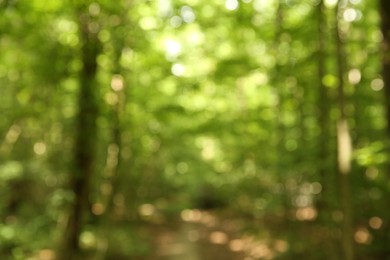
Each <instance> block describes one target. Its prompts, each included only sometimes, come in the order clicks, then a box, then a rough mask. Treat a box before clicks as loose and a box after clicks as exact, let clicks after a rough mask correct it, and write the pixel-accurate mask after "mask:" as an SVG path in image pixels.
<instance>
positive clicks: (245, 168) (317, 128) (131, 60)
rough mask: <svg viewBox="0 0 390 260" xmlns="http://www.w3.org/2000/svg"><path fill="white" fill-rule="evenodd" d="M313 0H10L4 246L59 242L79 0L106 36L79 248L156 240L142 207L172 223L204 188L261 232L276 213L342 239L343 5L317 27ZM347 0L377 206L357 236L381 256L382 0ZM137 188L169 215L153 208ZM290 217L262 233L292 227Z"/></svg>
mask: <svg viewBox="0 0 390 260" xmlns="http://www.w3.org/2000/svg"><path fill="white" fill-rule="evenodd" d="M319 2H320V1H314V0H313V1H276V0H274V1H260V0H242V1H235V0H226V1H215V2H212V1H204V0H191V1H180V0H172V1H168V0H159V1H138V0H137V1H125V0H123V1H117V2H112V1H96V2H92V1H70V2H61V1H55V0H51V1H39V0H34V1H26V0H19V1H10V0H8V1H5V0H3V1H1V0H0V49H1V55H0V85H1V91H2V92H1V93H2V95H1V97H0V110H1V111H2V115H3V116H2V117H1V118H0V138H1V142H0V188H1V191H0V194H1V196H0V205H1V206H0V219H1V221H0V223H1V224H0V258H2V259H3V258H5V259H6V257H8V258H10V259H26V258H29V257H34V255H36V254H37V252H38V253H39V252H40V251H41V250H56V249H57V248H59V247H60V244H61V238H62V235H61V234H62V232H63V230H64V229H65V227H66V223H67V219H68V217H69V212H70V209H71V207H72V205H73V204H72V203H73V202H74V201H75V198H76V197H77V195H78V194H76V193H74V192H73V191H72V190H71V189H70V187H69V185H70V183H72V180H73V177H74V174H75V173H74V172H73V171H74V168H73V167H74V162H73V159H72V158H73V152H74V148H75V145H76V144H75V136H76V135H77V128H76V120H77V116H78V111H79V107H78V105H77V104H78V98H79V94H80V89H81V88H82V81H81V80H80V77H81V76H80V74H81V73H82V69H83V60H82V52H81V48H82V44H83V38H82V37H81V33H82V30H83V28H81V27H80V26H81V25H80V21H83V19H86V18H85V17H84V16H83V15H80V13H79V12H80V10H81V9H80V6H79V5H85V10H87V11H86V12H87V14H85V15H88V16H89V17H90V18H88V19H90V21H88V22H86V24H87V26H88V30H90V31H94V32H95V31H96V33H97V38H98V40H99V46H98V49H97V50H98V55H97V66H98V68H97V73H96V79H95V83H94V85H93V90H94V93H93V94H94V95H95V96H96V100H97V108H98V109H97V110H98V115H97V122H96V127H97V133H98V134H97V135H96V137H94V138H96V140H94V141H95V144H96V145H95V147H96V149H94V150H96V158H95V159H96V160H95V164H94V169H95V170H94V172H93V176H92V179H91V182H90V186H91V187H90V194H88V200H89V201H88V203H89V204H88V207H87V208H86V209H85V212H86V214H85V215H86V219H85V222H86V223H87V224H88V226H87V227H84V228H82V231H81V234H82V238H81V241H84V242H83V243H84V244H83V246H84V247H83V249H84V250H85V251H88V252H89V251H92V252H93V253H92V255H94V254H95V253H96V254H97V255H99V254H100V255H104V254H108V255H111V254H112V255H113V256H115V255H116V254H117V255H121V256H124V257H129V256H132V255H133V256H134V255H145V254H147V253H148V251H150V250H153V249H151V245H150V241H148V238H147V236H146V235H144V234H145V233H146V232H147V231H145V230H147V228H146V227H145V229H142V228H140V229H138V228H136V224H138V223H142V225H145V226H147V224H149V222H148V221H150V222H153V221H154V222H156V223H163V222H164V221H167V220H166V219H168V218H169V217H170V216H172V215H175V214H176V215H177V214H179V213H180V212H181V211H182V210H184V209H185V208H187V207H194V205H197V204H196V202H195V201H198V202H199V200H203V199H206V198H204V196H205V195H207V196H208V197H209V198H207V199H210V198H211V197H212V198H213V199H215V200H214V201H213V203H214V202H215V203H217V204H218V205H217V207H216V208H220V207H222V208H224V209H226V210H227V211H229V212H235V213H236V214H238V215H240V216H241V215H242V216H245V218H249V219H251V220H253V222H256V225H253V226H250V227H248V229H251V230H252V232H253V233H256V232H258V233H261V231H260V230H261V228H262V227H259V226H258V225H259V224H258V223H260V222H261V221H263V220H264V223H266V222H267V221H266V219H267V218H269V217H270V216H275V218H276V219H279V218H281V219H283V221H281V222H280V223H283V225H285V226H283V227H284V228H286V227H289V226H288V225H291V226H292V227H293V228H291V230H290V229H289V230H287V228H286V229H285V230H283V232H284V233H286V234H285V236H286V237H288V236H291V237H293V239H292V241H294V239H296V237H298V236H302V233H303V235H307V236H309V239H308V240H310V238H312V237H315V239H318V240H319V241H320V242H321V241H325V240H332V239H333V240H334V241H336V243H335V244H337V243H338V242H339V238H338V235H337V234H339V233H340V227H339V221H340V219H341V218H342V217H340V214H339V210H340V205H339V198H340V197H339V196H340V194H339V193H340V190H339V189H338V188H336V187H337V185H336V183H337V181H338V177H337V175H336V174H335V169H336V160H337V156H336V152H335V151H336V149H337V147H336V130H335V129H336V121H337V119H338V118H339V114H340V113H339V110H338V105H337V104H338V100H337V87H338V85H339V83H340V79H339V78H338V77H337V54H336V51H335V49H336V40H335V39H334V28H333V24H334V19H336V18H335V17H334V6H332V5H331V3H332V2H333V1H325V6H324V7H323V8H322V9H321V12H320V13H321V14H322V16H323V19H324V24H323V25H321V26H322V27H321V28H318V8H319ZM347 11H348V13H347ZM347 11H346V12H345V14H344V16H343V17H341V18H340V17H339V19H342V21H343V26H344V27H345V28H344V27H343V30H345V32H346V34H345V36H344V38H343V39H342V40H343V43H344V44H345V48H346V52H347V55H346V56H347V58H346V61H347V70H346V71H345V73H344V74H345V75H343V80H342V81H343V82H344V83H345V85H346V87H345V88H346V95H347V96H346V101H345V102H346V107H347V108H346V114H347V117H348V122H349V124H350V126H351V133H352V139H353V140H352V142H353V149H354V150H353V155H354V156H353V162H352V163H353V165H354V166H353V169H352V172H351V179H352V182H351V183H352V186H353V187H352V190H353V193H354V194H356V196H355V195H354V196H353V198H352V200H351V204H352V205H353V206H356V207H357V206H359V207H360V208H363V209H367V210H359V209H360V208H359V209H357V210H356V216H355V219H356V223H355V228H356V230H357V231H358V230H360V229H361V228H365V229H363V230H368V233H367V234H368V236H369V237H370V239H367V240H364V239H363V240H362V239H360V240H359V238H355V243H356V244H357V245H358V249H357V250H359V252H361V253H362V257H363V258H364V259H372V257H374V256H373V255H374V253H372V251H375V252H382V251H383V250H385V249H386V246H387V245H385V244H383V243H385V242H383V243H382V242H380V238H381V237H382V236H385V233H386V230H385V228H384V227H385V226H386V225H389V224H388V219H389V218H388V213H386V212H384V211H385V209H386V206H387V204H386V201H385V198H386V196H385V195H387V194H388V193H389V185H388V183H389V180H388V177H384V176H386V173H385V172H386V165H387V164H388V163H389V161H388V160H389V159H388V144H387V143H386V141H385V140H386V138H387V137H386V134H385V128H386V124H387V122H386V118H385V112H384V103H385V102H384V98H383V91H384V90H383V89H384V87H385V86H384V85H383V81H382V78H381V76H380V73H381V71H380V62H381V57H380V53H379V44H380V41H381V39H382V37H381V35H380V31H379V28H378V20H379V14H378V11H377V10H376V6H375V5H374V4H373V3H372V1H349V2H348V9H347ZM83 17H84V18H83ZM80 19H81V20H80ZM320 35H322V36H323V37H324V39H325V43H326V44H325V46H324V49H323V50H321V49H320V47H319V36H320ZM84 40H85V39H84ZM320 52H323V55H324V57H325V58H324V75H319V73H318V69H319V66H321V65H319V61H318V60H319V58H318V57H319V53H320ZM321 84H323V85H324V87H325V91H326V95H325V96H323V95H321V92H320V86H321ZM386 102H387V101H386ZM322 104H325V105H326V106H325V108H324V106H321V105H322ZM323 115H325V118H326V122H325V129H324V127H323V125H321V122H320V120H321V119H320V118H321V117H322V116H323ZM81 122H83V121H82V120H81ZM322 148H324V149H322ZM323 151H326V154H322V152H323ZM364 176H366V177H364ZM205 189H206V190H208V191H210V192H209V193H207V192H205V191H204V190H205ZM367 193H368V194H370V195H369V196H363V195H361V194H367ZM378 194H379V195H378ZM145 204H146V205H153V206H155V207H156V208H157V209H158V210H160V211H161V212H162V213H161V215H163V217H161V218H160V217H158V218H156V219H154V218H152V217H150V218H143V217H142V216H141V215H142V214H140V213H139V212H138V211H139V208H140V207H142V205H145ZM161 205H163V206H161ZM305 210H306V211H305ZM371 210H372V212H373V213H372V214H371V213H368V212H371ZM302 212H303V213H302ZM313 212H314V213H313ZM313 214H314V215H313ZM375 217H377V218H379V219H380V221H382V222H381V223H382V224H381V225H379V226H378V225H376V224H377V223H378V221H377V222H375V221H374V222H373V220H372V219H373V218H374V220H378V219H376V218H375ZM271 218H272V217H271ZM96 219H97V220H96ZM164 219H165V220H164ZM370 220H371V222H370ZM94 221H96V222H94ZM128 221H131V225H129V226H128V224H126V223H127V222H128ZM154 222H153V224H156V223H154ZM271 222H272V221H271ZM314 222H315V225H314ZM317 222H318V223H317ZM112 223H115V228H112V229H111V228H110V227H111V225H112ZM250 223H252V222H250ZM280 223H279V222H277V224H275V225H274V226H272V225H270V226H269V229H270V230H269V233H272V232H273V229H275V234H277V235H279V234H280V233H283V232H279V231H278V232H279V233H278V232H276V231H277V230H278V225H279V224H280ZM307 223H310V224H313V225H311V226H310V228H312V226H314V228H313V230H314V231H313V233H315V231H318V232H320V231H319V230H324V229H325V230H328V231H329V232H328V231H327V232H328V233H329V234H336V235H334V237H332V236H333V235H326V234H325V233H324V236H323V237H319V236H318V237H317V236H316V235H313V234H311V233H310V232H309V231H308V230H306V229H305V228H306V226H304V225H302V224H307ZM373 223H374V224H373ZM375 223H376V224H375ZM132 224H134V225H132ZM266 224H267V223H266ZM280 226H282V224H280ZM143 227H144V226H143ZM267 228H268V227H267ZM359 228H360V229H359ZM305 232H307V233H305ZM287 233H288V234H287ZM363 233H364V232H363ZM356 234H361V233H356ZM364 234H366V233H364ZM310 236H311V237H310ZM333 240H332V241H333ZM91 241H92V242H91ZM102 241H103V242H102ZM320 242H318V243H320ZM99 243H100V244H99ZM105 243H107V246H108V248H104V246H102V244H105ZM313 243H314V242H313ZM292 244H293V243H292ZM330 244H332V243H330ZM312 246H313V244H310V243H309V242H307V243H306V242H302V244H299V245H297V246H296V247H297V248H298V249H296V248H294V247H293V246H292V249H291V252H290V253H291V254H290V255H288V256H291V257H292V258H293V257H294V254H296V255H300V254H302V255H303V254H304V253H307V254H308V255H312V256H314V255H315V254H316V252H315V250H316V248H313V247H312ZM316 246H317V247H318V244H316ZM332 250H333V251H334V252H337V250H336V249H334V248H333V249H332ZM332 250H331V251H332ZM335 254H337V253H335ZM315 257H316V258H313V259H317V258H318V257H320V256H318V255H316V256H315ZM332 257H333V256H332ZM365 257H366V258H365ZM370 257H371V258H370ZM292 258H290V259H292ZM363 258H362V259H363ZM329 259H331V258H329ZM335 259H336V258H335Z"/></svg>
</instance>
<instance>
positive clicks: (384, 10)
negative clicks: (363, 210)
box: [379, 0, 390, 258]
mask: <svg viewBox="0 0 390 260" xmlns="http://www.w3.org/2000/svg"><path fill="white" fill-rule="evenodd" d="M379 9H380V15H381V31H382V35H383V40H382V46H381V51H382V78H383V83H384V94H385V110H386V122H387V129H386V132H387V137H388V140H389V139H390V1H388V0H380V1H379ZM387 176H388V178H387V179H390V163H389V162H388V163H387ZM387 198H388V192H387V194H385V195H384V205H385V206H388V201H387ZM384 217H385V219H388V218H389V215H387V216H386V215H385V216H384ZM383 234H384V235H383V238H382V243H383V245H384V250H383V252H382V253H381V254H382V255H381V256H380V257H383V258H386V257H387V256H388V255H389V253H390V250H389V243H390V223H387V225H385V227H384V230H383Z"/></svg>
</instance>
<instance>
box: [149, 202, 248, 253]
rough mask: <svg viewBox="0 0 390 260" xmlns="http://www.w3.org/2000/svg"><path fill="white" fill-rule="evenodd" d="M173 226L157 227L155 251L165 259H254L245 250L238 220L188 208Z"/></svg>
mask: <svg viewBox="0 0 390 260" xmlns="http://www.w3.org/2000/svg"><path fill="white" fill-rule="evenodd" d="M175 222H176V223H175V224H174V225H172V226H161V227H158V228H156V230H155V231H154V232H155V235H156V237H155V238H154V240H155V250H154V251H155V253H154V254H153V256H150V258H148V260H149V259H150V260H151V259H154V260H155V259H161V260H216V259H221V260H243V259H254V258H251V257H249V255H248V253H247V252H245V250H244V249H245V245H244V241H243V240H242V239H239V235H238V232H237V230H238V229H239V227H238V226H237V225H235V224H234V223H230V224H229V223H223V222H222V221H221V220H220V219H218V218H217V217H216V216H215V215H213V214H211V213H209V212H201V211H197V210H188V211H184V212H182V214H181V218H178V219H177V220H175Z"/></svg>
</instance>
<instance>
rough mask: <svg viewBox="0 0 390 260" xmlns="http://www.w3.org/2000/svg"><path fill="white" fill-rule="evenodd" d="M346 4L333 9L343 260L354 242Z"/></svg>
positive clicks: (342, 1)
mask: <svg viewBox="0 0 390 260" xmlns="http://www.w3.org/2000/svg"><path fill="white" fill-rule="evenodd" d="M346 4H347V2H346V1H345V0H340V1H339V2H338V4H337V8H336V33H335V34H336V51H337V67H338V81H339V84H338V88H337V90H338V96H337V99H338V108H339V113H340V116H339V119H338V122H337V166H338V172H339V185H340V207H341V211H342V213H343V221H342V228H341V229H342V241H341V246H342V253H343V259H345V260H352V259H354V242H353V213H352V204H353V202H352V197H351V181H350V178H351V177H350V175H351V153H352V143H351V136H350V132H349V126H348V121H347V115H346V95H345V81H344V74H345V72H346V55H345V49H344V41H343V38H344V37H345V31H343V29H342V27H341V23H342V22H343V21H342V18H341V17H342V14H343V11H344V10H345V7H346Z"/></svg>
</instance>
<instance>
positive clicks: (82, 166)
mask: <svg viewBox="0 0 390 260" xmlns="http://www.w3.org/2000/svg"><path fill="white" fill-rule="evenodd" d="M83 8H84V7H83ZM86 8H88V7H86ZM78 19H79V31H80V41H81V61H82V64H83V68H82V69H81V71H80V75H79V82H80V92H79V99H78V107H79V111H78V115H77V118H76V136H75V145H74V166H73V169H72V170H73V171H72V176H71V189H72V191H73V194H74V202H73V205H72V208H71V209H70V213H69V219H68V224H67V228H66V230H65V235H64V246H63V251H62V253H61V254H62V255H61V257H64V258H67V259H74V258H76V259H77V257H78V255H79V253H80V246H79V238H80V234H81V232H82V228H83V225H84V222H85V219H86V218H87V217H88V212H89V201H88V200H89V193H90V180H91V178H92V177H93V174H94V162H95V150H96V149H95V143H96V141H97V140H96V138H97V126H96V120H97V117H98V100H97V92H98V91H97V89H96V70H97V62H96V58H97V55H98V53H99V50H98V49H99V42H98V38H97V33H98V28H97V26H98V25H97V23H96V22H93V21H92V18H91V17H90V16H89V15H88V12H87V11H81V12H79V13H78ZM69 257H70V258H69Z"/></svg>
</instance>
